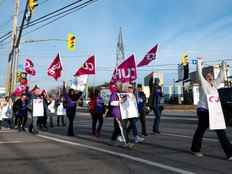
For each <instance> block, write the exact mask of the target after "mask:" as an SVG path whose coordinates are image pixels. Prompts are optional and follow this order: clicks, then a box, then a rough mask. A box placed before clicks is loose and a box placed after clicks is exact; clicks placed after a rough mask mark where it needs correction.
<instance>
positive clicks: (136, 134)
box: [123, 118, 138, 138]
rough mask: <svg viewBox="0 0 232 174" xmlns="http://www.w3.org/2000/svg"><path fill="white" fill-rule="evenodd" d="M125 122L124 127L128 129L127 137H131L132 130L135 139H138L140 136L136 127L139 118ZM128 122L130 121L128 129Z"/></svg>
mask: <svg viewBox="0 0 232 174" xmlns="http://www.w3.org/2000/svg"><path fill="white" fill-rule="evenodd" d="M123 121H124V126H125V127H126V131H127V135H129V133H130V130H131V129H132V133H133V136H134V138H136V137H137V136H138V131H137V126H136V122H137V118H129V119H126V120H123ZM128 121H129V126H128V127H127V122H128Z"/></svg>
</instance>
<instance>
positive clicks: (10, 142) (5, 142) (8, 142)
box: [0, 141, 23, 144]
mask: <svg viewBox="0 0 232 174" xmlns="http://www.w3.org/2000/svg"><path fill="white" fill-rule="evenodd" d="M22 142H23V141H0V144H16V143H22Z"/></svg>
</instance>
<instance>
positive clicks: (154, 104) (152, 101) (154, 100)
mask: <svg viewBox="0 0 232 174" xmlns="http://www.w3.org/2000/svg"><path fill="white" fill-rule="evenodd" d="M159 83H160V80H159V78H155V82H154V85H153V87H152V92H151V95H150V97H149V106H150V108H151V109H152V110H153V112H154V115H155V119H154V122H153V129H152V131H153V133H157V134H160V130H159V128H160V117H161V110H160V108H161V105H160V101H161V97H162V96H163V93H162V87H161V86H160V85H159Z"/></svg>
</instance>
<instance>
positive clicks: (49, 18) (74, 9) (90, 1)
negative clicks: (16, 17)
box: [0, 0, 98, 42]
mask: <svg viewBox="0 0 232 174" xmlns="http://www.w3.org/2000/svg"><path fill="white" fill-rule="evenodd" d="M81 1H83V0H78V1H75V2H73V3H71V4H69V5H66V6H65V7H62V8H60V9H58V10H55V11H53V12H50V13H49V14H47V15H44V16H42V17H39V18H37V19H35V20H33V21H31V22H30V23H29V25H24V29H27V28H29V27H32V26H34V25H37V24H40V23H42V22H45V21H48V20H51V18H54V17H57V16H59V15H62V14H63V15H62V16H60V17H57V18H55V19H54V20H52V21H50V22H47V23H45V24H43V25H42V26H40V27H38V28H36V29H34V30H32V31H30V32H28V33H31V32H34V31H37V30H38V29H40V28H43V27H45V26H47V25H49V24H51V23H53V22H55V21H57V20H59V19H61V18H63V17H65V16H67V15H69V14H71V13H74V12H76V11H78V10H80V9H82V8H84V7H86V6H88V5H90V4H92V3H94V2H96V1H98V0H88V1H86V2H84V3H82V4H79V5H77V6H74V7H72V8H71V9H68V10H65V11H63V12H60V13H58V14H56V15H54V14H55V13H57V12H59V11H61V10H63V9H66V8H68V7H71V6H73V5H75V4H77V3H80V2H81ZM44 2H47V1H44ZM50 16H51V17H50ZM44 18H45V19H44ZM41 19H43V20H41ZM28 33H26V34H28ZM10 34H11V31H9V32H8V33H6V34H5V35H3V36H1V37H0V42H4V41H5V40H7V39H8V38H10Z"/></svg>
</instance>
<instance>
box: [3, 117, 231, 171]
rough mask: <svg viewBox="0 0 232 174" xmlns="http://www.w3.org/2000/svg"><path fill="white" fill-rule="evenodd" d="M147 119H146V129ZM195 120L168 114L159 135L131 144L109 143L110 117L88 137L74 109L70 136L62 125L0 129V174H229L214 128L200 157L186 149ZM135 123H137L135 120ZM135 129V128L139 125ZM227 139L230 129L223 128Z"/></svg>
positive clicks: (85, 121) (228, 163)
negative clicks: (28, 129)
mask: <svg viewBox="0 0 232 174" xmlns="http://www.w3.org/2000/svg"><path fill="white" fill-rule="evenodd" d="M152 121H153V117H152V115H150V116H149V117H148V118H147V125H148V132H149V133H151V126H152ZM196 123H197V119H196V117H195V116H193V115H189V114H188V115H186V114H178V113H171V115H164V116H163V117H162V120H161V129H160V130H161V134H159V135H152V134H149V136H147V137H146V138H145V141H144V142H143V143H140V144H136V145H135V146H134V147H133V148H131V149H129V148H125V147H123V144H120V143H117V145H112V143H111V141H110V137H111V134H112V119H111V118H107V119H105V120H104V126H103V130H102V134H101V137H100V138H97V137H94V136H92V135H91V127H90V125H91V119H90V116H89V115H88V114H87V113H77V117H76V120H75V132H76V136H75V137H67V136H66V128H65V127H54V128H49V130H48V132H46V131H41V132H40V133H39V134H37V135H32V134H30V133H27V132H26V133H24V132H17V131H15V130H0V173H1V174H6V173H7V174H8V173H9V174H14V173H15V174H16V173H17V174H21V173H22V174H37V173H38V174H40V173H41V174H64V173H67V174H77V173H78V174H82V173H83V174H105V173H106V174H109V173H110V174H111V173H112V174H114V173H115V174H116V173H121V174H134V173H135V174H137V173H138V174H143V173H144V174H146V173H148V174H151V173H152V174H153V173H154V174H161V173H162V174H163V173H165V174H166V173H184V174H188V173H189V174H191V173H200V174H201V173H202V174H222V173H224V174H230V173H231V171H232V165H231V163H232V161H227V160H226V158H225V155H224V153H223V151H222V149H221V147H220V144H219V143H218V140H217V137H216V134H215V132H213V131H208V132H207V133H206V134H205V139H204V141H203V147H202V152H203V153H204V157H202V158H197V157H195V156H193V155H192V154H191V153H190V151H189V148H190V145H191V140H192V135H193V133H194V129H195V127H196ZM138 125H139V124H138ZM139 130H140V129H139ZM227 132H228V136H229V137H230V139H231V140H232V129H231V128H228V130H227Z"/></svg>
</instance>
